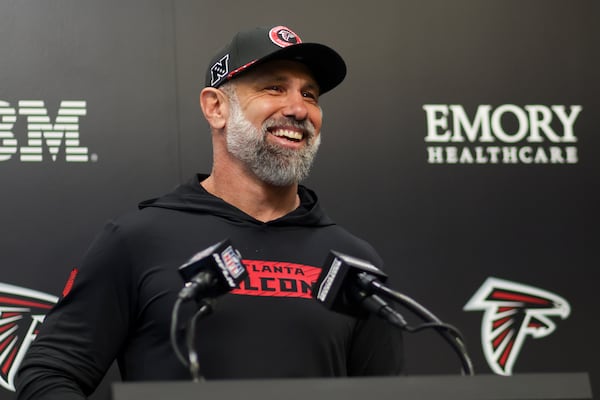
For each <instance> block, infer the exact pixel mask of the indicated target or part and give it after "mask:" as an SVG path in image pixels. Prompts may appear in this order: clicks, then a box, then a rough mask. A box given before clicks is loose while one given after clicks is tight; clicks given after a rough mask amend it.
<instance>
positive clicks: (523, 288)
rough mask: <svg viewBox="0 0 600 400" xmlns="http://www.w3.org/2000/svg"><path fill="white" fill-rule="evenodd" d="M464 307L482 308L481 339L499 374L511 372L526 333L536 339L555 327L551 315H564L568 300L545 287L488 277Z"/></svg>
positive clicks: (566, 311)
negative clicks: (539, 287)
mask: <svg viewBox="0 0 600 400" xmlns="http://www.w3.org/2000/svg"><path fill="white" fill-rule="evenodd" d="M464 310H465V311H480V310H483V311H485V312H484V315H483V321H482V323H481V341H482V345H483V352H484V354H485V358H486V360H487V362H488V364H489V366H490V368H491V369H492V371H494V372H495V373H496V374H499V375H511V374H512V370H513V366H514V364H515V361H516V360H517V357H518V356H519V352H520V351H521V348H522V346H523V342H524V341H525V337H526V336H532V337H533V338H535V339H539V338H541V337H545V336H548V335H550V334H551V333H552V332H554V330H555V329H556V325H555V323H554V322H553V321H552V320H551V319H550V317H552V316H558V317H561V318H562V319H565V318H567V317H568V316H569V314H570V313H571V307H570V306H569V303H568V302H567V301H566V300H565V299H563V298H561V297H559V296H557V295H556V294H554V293H550V292H548V291H545V290H541V289H538V288H534V287H532V286H527V285H523V284H520V283H515V282H510V281H506V280H502V279H498V278H488V279H487V280H486V281H485V282H484V284H483V285H482V286H481V288H479V290H478V291H477V293H475V294H474V295H473V297H472V298H471V300H469V302H468V303H467V304H466V305H465V307H464Z"/></svg>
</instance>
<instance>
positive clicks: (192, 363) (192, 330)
mask: <svg viewBox="0 0 600 400" xmlns="http://www.w3.org/2000/svg"><path fill="white" fill-rule="evenodd" d="M186 300H188V299H187V298H184V297H183V296H179V297H178V298H177V300H176V301H175V304H174V305H173V310H172V311H171V329H170V339H171V347H173V350H174V352H175V355H176V356H177V358H178V359H179V361H180V362H181V363H182V364H183V365H184V366H185V367H186V368H188V369H189V371H190V374H191V376H192V380H193V381H194V382H200V381H203V380H204V377H203V376H202V375H201V374H200V363H199V361H198V360H199V359H198V353H197V351H196V346H195V340H194V339H195V336H196V323H197V321H198V319H199V318H202V317H205V316H207V315H209V314H210V313H212V311H213V307H214V300H213V299H203V300H199V301H198V305H199V308H198V310H197V311H196V313H195V314H194V316H193V317H192V318H191V319H190V320H189V321H188V325H187V328H186V331H187V332H186V345H187V349H188V357H187V360H186V358H185V357H184V356H183V354H182V353H181V350H180V349H179V345H178V344H177V320H178V318H179V308H180V307H181V304H182V303H183V302H184V301H186Z"/></svg>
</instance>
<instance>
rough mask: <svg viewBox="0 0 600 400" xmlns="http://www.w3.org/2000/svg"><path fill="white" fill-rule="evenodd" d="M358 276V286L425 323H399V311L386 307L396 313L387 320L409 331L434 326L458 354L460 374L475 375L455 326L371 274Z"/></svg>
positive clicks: (462, 340)
mask: <svg viewBox="0 0 600 400" xmlns="http://www.w3.org/2000/svg"><path fill="white" fill-rule="evenodd" d="M358 278H359V282H360V286H362V287H363V289H366V290H370V291H374V292H376V293H378V294H380V295H381V296H384V297H387V298H388V299H390V300H392V301H396V302H398V303H400V304H402V305H403V306H405V307H407V308H408V309H410V310H411V311H412V312H414V313H415V314H416V315H418V316H419V317H420V318H421V319H422V320H424V321H425V322H426V323H425V324H422V325H419V326H417V327H414V328H412V327H409V326H408V325H407V324H406V322H404V323H403V324H402V323H399V322H398V321H403V318H402V316H401V315H400V314H399V313H397V312H396V311H395V310H393V309H391V308H390V307H388V309H390V310H392V311H389V310H388V314H390V313H394V314H396V315H395V316H394V317H393V318H391V319H390V318H387V317H386V319H387V320H388V321H389V322H391V323H392V324H394V325H395V326H397V327H399V328H400V329H406V330H407V331H409V332H417V331H419V330H422V329H425V328H434V329H435V330H436V332H438V333H439V334H440V335H441V336H442V337H443V338H444V339H445V340H446V341H447V342H448V343H449V344H450V346H451V347H452V349H453V350H454V351H455V352H456V354H457V355H458V357H459V359H460V362H461V365H462V374H463V375H469V376H473V375H475V370H474V368H473V363H472V361H471V359H470V357H469V354H468V353H467V349H466V346H465V342H464V339H463V337H462V334H461V333H460V331H459V330H458V329H457V328H455V327H454V326H452V325H449V324H446V323H444V322H442V321H441V320H440V319H439V318H438V317H436V316H435V315H434V314H433V313H432V312H430V311H429V310H427V309H426V308H425V307H423V306H422V305H420V304H419V303H418V302H416V301H415V300H413V299H411V298H410V297H408V296H406V295H404V294H402V293H400V292H397V291H395V290H392V289H390V288H388V287H386V286H384V285H383V284H382V283H381V282H379V281H377V280H376V279H375V277H373V276H372V275H369V274H366V273H364V272H361V273H359V274H358ZM373 296H374V295H373Z"/></svg>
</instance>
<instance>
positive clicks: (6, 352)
mask: <svg viewBox="0 0 600 400" xmlns="http://www.w3.org/2000/svg"><path fill="white" fill-rule="evenodd" d="M57 301H58V297H55V296H51V295H49V294H46V293H42V292H38V291H35V290H31V289H26V288H22V287H18V286H12V285H8V284H5V283H0V385H2V386H3V387H5V388H6V389H8V390H12V391H14V390H15V386H14V378H15V374H16V372H17V369H18V368H19V365H20V364H21V360H22V359H23V356H24V355H25V353H26V352H27V349H28V348H29V345H30V344H31V342H32V341H33V339H35V337H36V335H37V331H38V328H39V326H40V324H41V323H42V322H43V321H44V316H45V315H46V313H47V312H48V310H50V308H52V306H53V305H54V304H55V303H56V302H57Z"/></svg>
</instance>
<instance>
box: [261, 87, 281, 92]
mask: <svg viewBox="0 0 600 400" xmlns="http://www.w3.org/2000/svg"><path fill="white" fill-rule="evenodd" d="M265 89H266V90H269V91H273V92H281V86H277V85H273V86H267V87H266V88H265Z"/></svg>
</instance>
